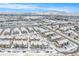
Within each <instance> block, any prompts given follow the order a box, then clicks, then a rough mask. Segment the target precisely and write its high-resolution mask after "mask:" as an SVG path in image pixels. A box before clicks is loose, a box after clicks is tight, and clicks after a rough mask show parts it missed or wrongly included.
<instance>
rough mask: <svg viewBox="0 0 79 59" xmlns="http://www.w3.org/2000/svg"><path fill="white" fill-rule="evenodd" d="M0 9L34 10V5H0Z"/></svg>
mask: <svg viewBox="0 0 79 59" xmlns="http://www.w3.org/2000/svg"><path fill="white" fill-rule="evenodd" d="M0 8H10V9H36V8H38V7H37V6H35V5H23V4H0Z"/></svg>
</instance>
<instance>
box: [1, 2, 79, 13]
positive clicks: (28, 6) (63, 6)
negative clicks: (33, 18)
mask: <svg viewBox="0 0 79 59" xmlns="http://www.w3.org/2000/svg"><path fill="white" fill-rule="evenodd" d="M51 10H56V11H65V12H71V13H79V4H78V3H4V4H3V3H0V12H48V11H51Z"/></svg>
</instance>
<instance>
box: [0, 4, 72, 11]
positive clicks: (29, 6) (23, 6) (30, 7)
mask: <svg viewBox="0 0 79 59" xmlns="http://www.w3.org/2000/svg"><path fill="white" fill-rule="evenodd" d="M0 8H9V9H18V10H20V9H24V10H27V9H28V10H42V11H43V10H47V11H51V10H57V11H65V12H72V11H70V10H72V9H71V8H69V7H44V6H43V7H42V6H40V5H36V4H35V5H33V4H16V3H2V4H1V3H0Z"/></svg>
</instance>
